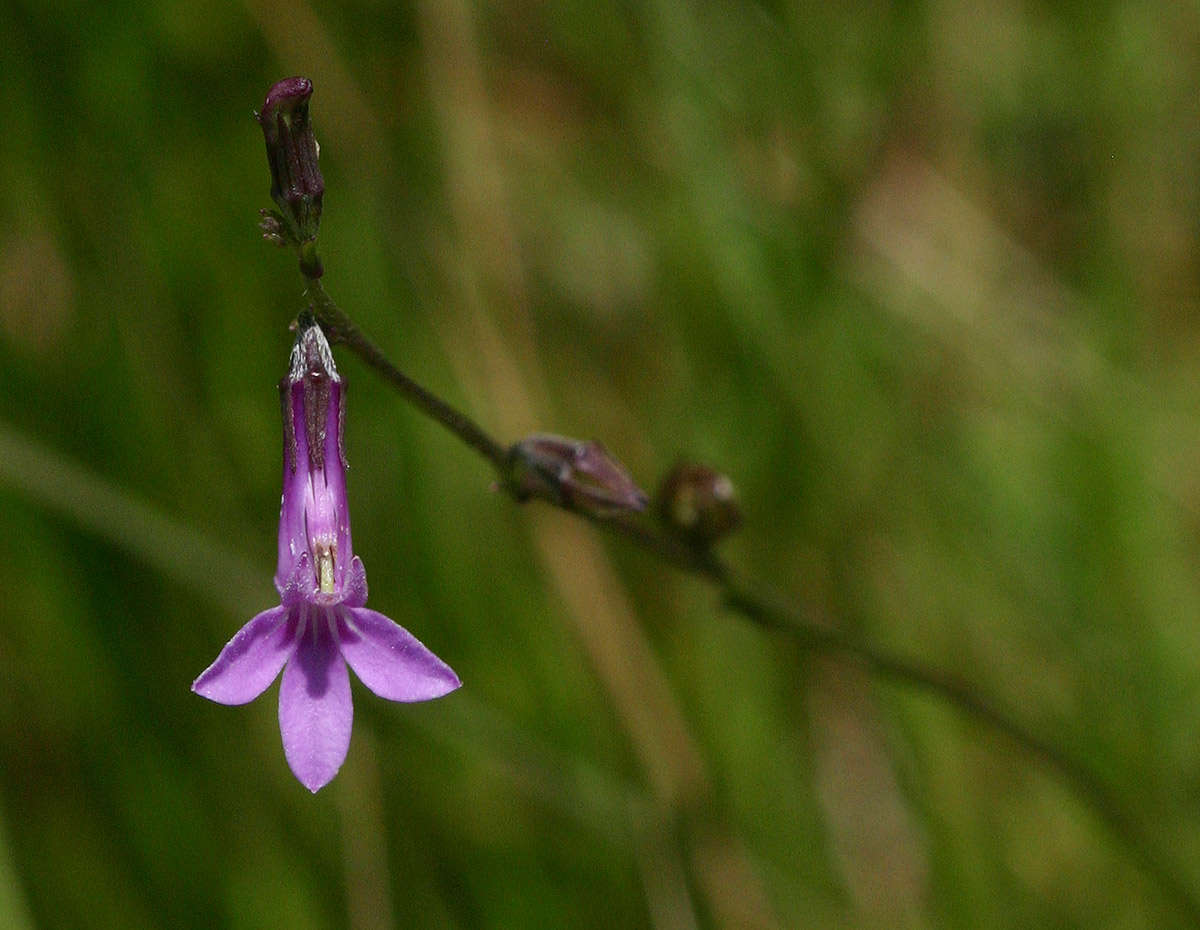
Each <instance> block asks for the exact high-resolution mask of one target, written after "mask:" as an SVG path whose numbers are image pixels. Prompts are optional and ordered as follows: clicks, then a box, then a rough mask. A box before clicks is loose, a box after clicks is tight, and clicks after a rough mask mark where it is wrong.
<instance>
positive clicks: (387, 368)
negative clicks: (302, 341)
mask: <svg viewBox="0 0 1200 930" xmlns="http://www.w3.org/2000/svg"><path fill="white" fill-rule="evenodd" d="M305 281H306V293H307V296H308V298H309V300H310V301H311V303H312V309H313V313H314V315H315V316H316V318H317V320H318V322H319V323H320V324H321V326H322V327H323V328H324V329H325V332H326V335H327V336H328V338H329V339H330V341H332V342H338V343H341V344H342V345H345V346H346V347H347V348H348V349H350V350H351V351H352V352H354V354H355V355H357V356H358V357H359V358H360V359H362V360H363V361H364V362H366V363H367V364H368V365H369V366H370V367H372V368H374V369H375V370H376V371H377V372H378V373H379V374H380V375H381V376H382V377H383V378H384V380H385V381H387V382H388V383H389V384H391V385H392V386H393V387H394V388H396V390H398V391H399V392H400V393H401V394H402V395H403V396H404V397H406V398H407V399H408V400H409V401H411V402H412V403H413V404H415V405H416V406H417V407H418V408H419V409H420V410H421V411H423V412H424V413H426V414H427V415H428V416H430V417H432V418H433V419H434V420H436V421H437V422H439V423H441V424H442V425H443V426H444V427H446V428H447V429H448V430H450V431H451V432H452V433H454V434H455V435H456V436H458V437H459V439H461V440H462V441H463V442H465V443H466V444H467V445H468V446H470V447H471V448H472V449H474V450H475V451H476V452H477V453H478V454H479V455H481V456H483V457H484V458H485V459H486V460H487V461H488V462H490V463H491V465H492V466H493V468H495V469H496V472H497V475H498V477H499V479H500V480H499V481H498V482H497V486H498V487H499V488H501V489H502V490H505V491H507V492H508V493H510V494H512V495H513V496H514V497H515V498H516V499H518V500H522V499H523V498H522V497H521V496H520V495H519V494H517V493H516V492H515V491H514V488H513V487H512V485H511V484H510V483H509V482H507V481H506V480H505V479H506V478H507V477H508V468H509V458H508V449H507V447H505V446H503V445H502V444H501V443H499V442H498V441H497V440H495V439H494V438H492V436H491V435H489V434H488V433H487V432H486V431H485V430H484V429H483V428H482V427H480V426H479V425H478V424H477V423H475V421H474V420H472V419H471V418H470V417H468V416H466V415H465V414H463V413H461V412H460V411H458V410H456V409H455V408H454V407H452V406H450V405H449V404H447V403H446V402H445V401H443V400H442V399H441V398H439V397H437V396H436V395H434V394H432V393H431V392H430V391H428V390H426V389H425V388H424V387H422V386H421V385H419V384H417V383H416V382H415V381H413V380H412V379H411V378H409V377H408V376H407V375H405V374H404V373H403V372H402V371H400V370H399V369H398V368H396V366H394V365H393V364H392V363H391V362H390V361H388V359H387V357H386V356H384V354H383V353H382V352H381V351H380V350H379V348H378V347H377V346H375V344H374V343H372V342H371V341H370V340H369V339H367V338H366V337H365V336H364V335H363V334H362V332H361V331H360V330H359V329H358V327H357V326H356V325H355V324H354V323H353V322H352V321H351V320H350V318H349V317H348V316H346V314H345V313H344V312H343V311H342V310H341V308H340V307H338V306H337V304H336V303H334V301H333V299H332V298H330V297H329V295H328V294H327V293H326V291H325V289H324V287H323V286H322V284H321V282H320V280H319V279H318V278H315V277H310V276H309V275H305ZM542 499H543V500H546V501H547V502H548V503H551V504H552V505H554V506H557V507H559V508H560V509H563V510H567V511H569V512H571V513H574V514H576V515H578V516H581V517H583V518H584V519H587V520H589V521H590V522H592V523H595V524H597V525H598V526H600V527H602V528H604V529H605V530H607V531H609V532H613V533H616V534H618V535H620V536H623V537H625V538H626V539H628V540H630V541H631V542H633V543H634V544H635V545H638V546H640V547H641V548H642V549H644V550H646V551H647V552H649V553H651V554H652V555H654V556H655V557H656V558H657V559H659V560H660V561H662V562H665V563H667V564H669V565H673V566H674V567H676V568H678V569H680V570H682V571H684V572H687V573H689V574H693V575H696V576H698V577H700V578H703V579H705V580H706V581H708V582H709V583H711V584H712V585H713V586H714V587H716V589H717V590H718V591H719V592H720V594H721V596H722V600H723V602H724V604H725V606H726V607H728V608H729V609H730V610H733V611H735V612H736V613H739V614H741V615H742V616H743V617H745V618H747V619H748V620H750V621H752V622H753V623H755V624H757V625H758V626H760V627H762V628H763V629H766V630H774V631H779V632H781V633H784V634H786V635H788V636H789V637H791V638H792V639H793V640H794V641H795V642H797V643H798V644H799V645H800V646H801V647H802V648H804V649H807V650H811V651H813V652H819V653H825V654H838V655H841V656H843V657H845V658H846V659H848V660H851V661H854V662H858V663H860V664H862V665H864V666H865V667H866V668H867V669H868V670H869V671H870V672H871V673H872V674H874V675H875V676H877V677H879V678H888V679H891V680H893V681H895V682H897V683H899V684H902V685H904V686H907V687H910V688H914V689H916V690H919V691H923V692H926V693H928V694H931V695H933V696H935V697H937V698H939V699H941V700H943V701H945V702H946V703H948V704H949V705H951V706H953V707H955V708H957V709H958V710H959V711H961V712H962V713H964V714H966V715H967V716H969V717H972V718H974V719H975V720H978V721H980V722H981V723H984V724H986V725H987V726H989V727H991V728H992V729H993V730H996V731H998V732H999V733H1002V734H1003V735H1004V736H1006V737H1007V738H1009V739H1010V740H1012V741H1013V742H1014V743H1015V744H1017V745H1018V746H1020V747H1021V748H1022V749H1024V751H1025V752H1026V753H1028V754H1029V755H1030V756H1031V757H1033V758H1034V759H1036V760H1038V761H1039V762H1040V763H1041V764H1043V765H1045V766H1046V767H1047V768H1049V769H1051V770H1052V771H1054V772H1055V773H1057V775H1058V777H1059V778H1060V779H1062V781H1063V782H1064V783H1065V784H1067V785H1068V786H1069V787H1070V788H1071V790H1072V791H1074V793H1075V794H1076V795H1077V796H1078V797H1079V798H1080V800H1081V801H1082V802H1083V803H1084V804H1085V805H1086V806H1087V807H1089V808H1090V809H1091V810H1092V811H1093V813H1094V814H1095V815H1096V817H1097V818H1098V819H1099V820H1100V822H1101V823H1103V824H1104V825H1105V827H1107V829H1108V830H1109V831H1110V832H1111V833H1112V835H1113V836H1114V837H1115V838H1116V839H1117V841H1118V842H1120V843H1121V844H1122V845H1123V846H1124V847H1125V848H1126V849H1127V850H1128V852H1129V853H1130V855H1131V856H1132V857H1133V858H1134V859H1135V860H1136V861H1137V863H1138V864H1139V865H1140V866H1141V868H1142V869H1143V871H1144V872H1145V873H1146V875H1147V876H1149V877H1150V878H1152V879H1153V880H1154V881H1155V882H1156V883H1157V884H1158V885H1159V887H1160V888H1161V889H1162V891H1163V893H1164V894H1165V895H1166V896H1167V897H1169V898H1170V899H1171V900H1172V901H1173V902H1174V904H1175V905H1176V906H1177V907H1178V908H1179V910H1180V911H1181V912H1182V913H1184V914H1186V915H1187V916H1188V918H1189V919H1190V921H1191V922H1192V923H1193V924H1195V925H1197V926H1200V899H1198V898H1197V896H1196V894H1195V892H1194V891H1193V890H1192V889H1191V888H1190V887H1189V885H1188V883H1187V882H1186V881H1185V880H1184V879H1183V878H1182V877H1181V876H1180V875H1179V874H1178V872H1177V870H1176V869H1175V867H1174V866H1173V865H1172V864H1171V863H1170V862H1169V861H1168V860H1167V859H1166V858H1164V857H1163V856H1162V855H1161V854H1160V853H1159V852H1158V851H1157V849H1156V848H1155V844H1154V842H1153V841H1152V840H1151V839H1150V838H1149V837H1147V836H1146V835H1145V831H1144V829H1143V828H1142V827H1141V825H1140V824H1139V822H1138V820H1137V819H1136V818H1135V817H1134V816H1132V815H1131V814H1130V813H1129V811H1128V810H1127V809H1126V807H1125V805H1124V804H1123V803H1122V801H1121V798H1120V796H1119V795H1118V794H1117V793H1116V792H1115V791H1114V790H1113V789H1112V788H1111V787H1109V785H1108V784H1106V783H1105V782H1104V781H1103V780H1102V779H1101V778H1100V777H1098V776H1097V775H1096V774H1095V773H1093V772H1092V771H1091V770H1090V769H1089V768H1088V767H1087V766H1086V765H1084V764H1083V763H1081V762H1079V761H1077V760H1076V759H1074V758H1073V757H1072V756H1071V755H1070V754H1069V753H1067V752H1065V751H1064V750H1062V749H1061V748H1060V747H1058V746H1056V745H1055V744H1054V743H1052V742H1051V741H1049V740H1047V739H1044V738H1043V737H1040V736H1038V735H1037V734H1036V733H1035V732H1033V731H1032V730H1030V729H1029V728H1027V727H1026V726H1024V725H1023V724H1022V723H1020V722H1019V721H1018V719H1017V718H1016V717H1015V716H1014V715H1013V714H1011V713H1010V712H1008V711H1007V710H1005V709H1004V708H1002V707H1000V706H999V705H998V704H996V703H994V702H993V701H991V700H989V699H988V698H986V697H984V696H983V695H981V694H979V693H978V691H977V690H976V689H975V688H973V687H972V686H971V685H970V684H969V683H967V682H966V681H963V680H962V679H959V678H955V677H953V676H951V675H947V674H944V673H942V672H939V671H936V670H933V669H929V668H926V667H924V666H922V665H920V664H918V663H916V662H912V661H910V660H908V659H904V658H900V657H898V656H894V655H890V654H888V653H887V652H885V651H883V650H881V649H878V648H877V647H875V646H873V645H871V644H870V643H867V642H864V641H863V640H862V639H861V638H859V637H857V636H853V635H851V634H849V633H846V632H844V631H841V630H837V629H835V628H833V627H832V626H830V625H829V624H828V623H824V622H821V620H820V619H819V618H814V617H810V616H807V615H806V614H805V613H804V612H802V611H800V610H798V609H797V608H796V607H795V606H794V605H792V604H790V603H789V602H787V601H785V600H783V599H782V598H780V597H778V596H776V595H771V594H767V593H764V592H763V591H762V590H761V589H759V588H758V587H757V586H754V585H751V584H749V583H747V582H746V581H744V580H742V579H740V578H739V577H738V576H737V575H736V573H734V572H733V570H732V569H731V568H730V567H729V566H728V565H727V564H726V563H725V562H724V561H723V560H721V559H720V558H719V557H718V556H717V555H715V554H714V553H713V552H712V551H711V550H710V549H706V548H703V547H697V546H693V545H691V544H689V543H688V542H686V541H684V540H682V539H680V538H678V537H677V536H675V535H674V534H672V533H670V532H669V531H667V530H665V529H664V528H662V527H660V526H658V525H657V524H654V523H652V522H650V521H648V520H646V519H644V518H639V517H635V516H632V515H628V514H618V515H616V516H610V515H599V514H597V513H595V512H593V511H589V510H587V509H585V508H581V507H578V506H575V505H574V504H573V498H572V496H571V495H569V494H566V493H564V494H562V495H559V496H557V497H554V496H543V497H542Z"/></svg>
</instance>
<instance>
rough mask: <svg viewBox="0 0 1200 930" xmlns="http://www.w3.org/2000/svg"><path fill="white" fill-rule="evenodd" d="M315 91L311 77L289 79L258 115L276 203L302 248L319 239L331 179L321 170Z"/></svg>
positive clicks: (269, 95) (278, 86) (270, 94)
mask: <svg viewBox="0 0 1200 930" xmlns="http://www.w3.org/2000/svg"><path fill="white" fill-rule="evenodd" d="M312 92H313V86H312V81H310V80H309V79H308V78H304V77H291V78H285V79H284V80H282V81H280V82H279V83H278V84H276V85H275V86H274V87H272V88H271V90H270V91H269V92H268V93H267V99H266V100H265V101H263V108H262V111H261V112H260V113H258V114H257V118H258V123H259V125H260V126H262V131H263V138H264V139H265V140H266V143H267V165H268V166H269V167H270V169H271V199H272V200H274V201H275V203H276V205H277V206H278V207H279V213H280V217H281V218H282V220H283V222H284V224H285V226H286V230H287V233H288V235H289V236H290V237H291V238H292V239H294V240H295V243H296V244H297V245H303V244H304V243H306V242H310V241H312V240H313V239H316V237H317V230H318V229H319V228H320V226H321V198H322V196H323V195H324V193H325V180H324V178H322V177H321V169H320V168H319V167H318V166H317V157H318V155H319V154H320V147H319V146H318V145H317V139H316V137H315V136H314V135H313V129H312V123H311V122H310V121H309V118H308V101H309V98H310V97H312Z"/></svg>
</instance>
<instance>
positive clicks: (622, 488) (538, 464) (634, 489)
mask: <svg viewBox="0 0 1200 930" xmlns="http://www.w3.org/2000/svg"><path fill="white" fill-rule="evenodd" d="M508 461H509V483H510V487H511V488H512V489H513V491H514V493H515V494H516V496H517V497H518V498H519V499H522V500H523V499H525V498H528V497H542V498H545V499H547V500H550V501H553V502H555V503H557V504H562V505H564V506H568V507H573V508H576V509H578V510H582V511H586V512H589V513H593V514H597V515H603V514H609V513H618V512H621V511H629V510H644V509H645V507H646V495H645V494H644V493H643V492H642V490H641V488H639V487H638V486H637V485H636V484H634V483H633V479H632V478H631V477H630V476H629V472H627V471H626V470H625V467H624V466H623V465H622V464H621V463H620V462H618V461H617V460H616V459H614V458H613V457H612V456H611V455H610V454H609V453H608V450H607V449H605V448H604V446H602V445H601V444H600V443H598V442H595V441H594V440H593V441H588V442H584V441H582V440H579V439H568V438H567V437H565V436H554V435H551V434H550V433H538V434H536V435H533V436H528V437H526V438H525V439H522V440H521V441H520V442H518V443H517V444H516V445H514V446H513V447H512V448H511V449H509V450H508Z"/></svg>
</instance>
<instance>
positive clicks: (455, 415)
mask: <svg viewBox="0 0 1200 930" xmlns="http://www.w3.org/2000/svg"><path fill="white" fill-rule="evenodd" d="M305 282H306V287H305V294H306V295H307V296H308V299H309V300H310V301H311V302H312V310H313V315H314V316H315V317H316V318H317V322H318V323H320V324H321V328H322V329H324V330H325V335H326V336H327V337H328V338H329V340H330V341H331V342H336V343H341V344H342V345H344V346H346V348H348V349H350V351H352V352H353V353H354V354H355V355H357V356H358V357H359V358H360V359H362V360H363V361H364V362H366V363H367V364H368V365H370V366H371V367H372V368H374V369H375V370H376V371H377V372H378V373H379V374H380V375H381V376H382V377H383V379H384V380H385V381H387V382H388V384H390V385H392V387H394V388H395V389H396V390H397V391H399V392H400V393H401V394H403V395H404V396H405V397H407V398H408V399H409V400H410V401H411V402H412V403H413V404H415V405H416V406H417V407H418V408H419V409H420V410H422V411H423V412H424V413H426V414H427V415H428V416H430V417H432V418H433V419H435V420H437V421H438V422H439V423H441V424H442V426H444V427H446V429H448V430H450V432H452V433H454V435H456V436H457V437H458V438H459V439H461V440H462V441H463V442H465V443H466V444H467V445H468V446H470V447H471V448H472V449H474V450H475V451H476V452H478V453H479V454H480V455H482V456H483V457H484V458H485V459H487V460H488V461H489V462H491V463H492V465H493V466H494V467H495V468H496V469H502V468H503V467H504V461H505V457H506V456H507V454H508V450H507V449H506V448H505V447H504V446H502V445H500V444H499V443H498V442H496V440H494V439H493V438H492V437H491V436H489V435H488V434H487V433H486V432H484V430H483V429H482V427H480V426H479V424H477V423H476V422H475V421H474V420H472V419H471V418H470V417H468V416H467V415H466V414H465V413H462V412H461V411H460V410H457V409H455V408H454V407H452V406H450V404H448V403H446V402H445V401H444V400H442V399H441V398H440V397H438V396H437V395H436V394H433V393H432V392H430V391H428V390H426V389H425V388H424V387H422V386H421V385H419V384H418V383H417V382H416V381H414V380H412V378H410V377H408V375H406V374H405V373H404V372H402V371H401V370H400V369H399V368H397V367H396V366H395V365H393V364H392V363H391V362H390V361H388V359H387V356H386V355H384V354H383V352H382V351H381V350H380V349H379V347H378V346H376V345H375V343H373V342H371V340H370V339H368V338H367V337H366V336H364V335H363V333H362V330H360V329H359V328H358V327H357V326H356V325H355V324H354V322H353V321H352V320H351V319H350V318H349V317H348V316H346V314H345V313H344V312H343V311H342V309H341V308H340V307H339V306H338V305H337V304H336V303H334V301H333V299H332V298H331V297H330V296H329V294H328V293H326V291H325V288H324V286H323V285H322V284H321V281H320V279H319V278H312V277H308V276H307V275H306V276H305Z"/></svg>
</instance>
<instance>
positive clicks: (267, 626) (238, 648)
mask: <svg viewBox="0 0 1200 930" xmlns="http://www.w3.org/2000/svg"><path fill="white" fill-rule="evenodd" d="M294 648H295V643H294V642H293V640H292V631H291V628H290V626H289V624H288V609H287V608H286V607H283V606H280V607H272V608H271V609H270V610H264V611H263V612H262V613H260V614H258V615H257V616H256V617H254V619H252V620H251V621H250V622H249V623H247V624H246V625H245V626H244V627H242V628H241V629H240V630H238V631H237V634H236V635H235V636H234V637H233V639H231V640H230V641H229V643H228V644H227V645H226V646H225V648H224V649H222V650H221V654H220V655H218V656H217V660H216V661H215V662H213V664H212V665H210V666H209V667H208V668H207V669H205V670H204V672H203V673H202V674H201V675H200V677H199V678H197V679H196V680H195V682H193V683H192V690H193V691H195V692H196V693H197V694H199V695H201V696H202V697H206V698H208V699H209V700H210V701H216V702H217V703H218V704H245V703H247V702H249V701H253V700H254V699H255V698H256V697H258V696H259V695H260V694H262V693H263V692H264V691H266V690H267V687H268V686H269V685H270V684H271V682H273V681H274V680H275V678H276V677H277V676H278V675H279V670H280V669H281V668H283V665H284V663H285V662H287V660H288V657H289V656H290V655H291V654H292V650H293V649H294Z"/></svg>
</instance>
